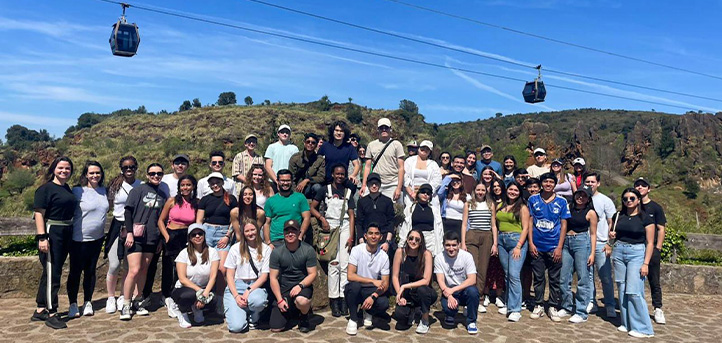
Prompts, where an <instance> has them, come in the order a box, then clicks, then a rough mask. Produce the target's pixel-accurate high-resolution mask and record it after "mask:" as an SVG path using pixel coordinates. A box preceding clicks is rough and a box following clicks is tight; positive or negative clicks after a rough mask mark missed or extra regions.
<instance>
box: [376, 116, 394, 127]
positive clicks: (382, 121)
mask: <svg viewBox="0 0 722 343" xmlns="http://www.w3.org/2000/svg"><path fill="white" fill-rule="evenodd" d="M384 125H386V126H388V127H391V121H390V120H389V118H381V119H379V122H378V124H377V125H376V126H377V127H382V126H384Z"/></svg>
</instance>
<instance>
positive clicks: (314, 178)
mask: <svg viewBox="0 0 722 343" xmlns="http://www.w3.org/2000/svg"><path fill="white" fill-rule="evenodd" d="M317 144H318V136H316V134H315V133H307V134H306V135H305V136H304V138H303V151H299V152H297V153H295V154H293V156H291V159H290V160H289V161H288V169H289V170H290V171H291V174H293V175H292V176H293V177H292V179H293V187H294V189H295V190H296V192H300V193H303V195H305V196H306V198H307V199H313V197H314V195H315V194H316V192H318V191H319V190H320V189H321V187H322V185H323V182H324V181H325V180H326V159H325V158H324V157H323V156H321V155H319V154H317V153H316V145H317Z"/></svg>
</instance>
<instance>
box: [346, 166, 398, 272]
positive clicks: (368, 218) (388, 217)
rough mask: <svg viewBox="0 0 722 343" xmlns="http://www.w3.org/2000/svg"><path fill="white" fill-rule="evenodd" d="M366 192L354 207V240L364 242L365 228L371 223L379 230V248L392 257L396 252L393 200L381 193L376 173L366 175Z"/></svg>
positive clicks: (378, 177)
mask: <svg viewBox="0 0 722 343" xmlns="http://www.w3.org/2000/svg"><path fill="white" fill-rule="evenodd" d="M366 182H367V184H368V194H367V195H366V196H364V197H362V198H361V199H359V201H358V206H357V208H356V223H357V224H358V229H357V230H356V238H355V240H356V242H358V243H364V241H365V238H364V237H365V234H366V229H368V227H369V226H371V224H374V225H376V226H378V228H379V230H380V231H381V240H379V245H380V248H381V249H382V250H384V251H386V252H387V253H388V255H389V260H391V259H392V257H393V254H394V253H395V252H396V240H395V239H394V238H395V237H396V228H395V227H394V217H395V215H396V214H395V212H394V202H393V201H392V200H391V198H389V197H387V196H385V195H383V194H381V176H379V174H377V173H371V174H369V175H368V177H367V180H366Z"/></svg>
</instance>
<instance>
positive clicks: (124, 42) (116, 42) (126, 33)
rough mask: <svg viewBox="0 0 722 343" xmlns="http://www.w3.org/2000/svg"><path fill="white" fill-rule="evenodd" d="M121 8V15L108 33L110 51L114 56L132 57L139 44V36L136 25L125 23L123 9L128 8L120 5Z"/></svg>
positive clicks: (126, 5) (123, 4) (125, 5)
mask: <svg viewBox="0 0 722 343" xmlns="http://www.w3.org/2000/svg"><path fill="white" fill-rule="evenodd" d="M120 6H122V7H123V15H122V16H121V17H120V19H118V22H117V23H115V24H113V32H111V33H110V39H109V40H108V42H109V43H110V50H111V51H112V52H113V55H115V56H123V57H133V56H135V53H136V52H137V51H138V45H139V44H140V34H139V33H138V25H135V23H133V24H128V22H127V21H125V9H126V8H128V7H130V5H128V4H126V3H122V4H120Z"/></svg>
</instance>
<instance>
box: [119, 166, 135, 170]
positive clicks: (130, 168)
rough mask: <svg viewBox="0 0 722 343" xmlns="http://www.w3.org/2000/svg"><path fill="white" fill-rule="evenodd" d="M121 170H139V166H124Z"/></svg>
mask: <svg viewBox="0 0 722 343" xmlns="http://www.w3.org/2000/svg"><path fill="white" fill-rule="evenodd" d="M120 170H123V171H126V170H138V166H122V167H120Z"/></svg>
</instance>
